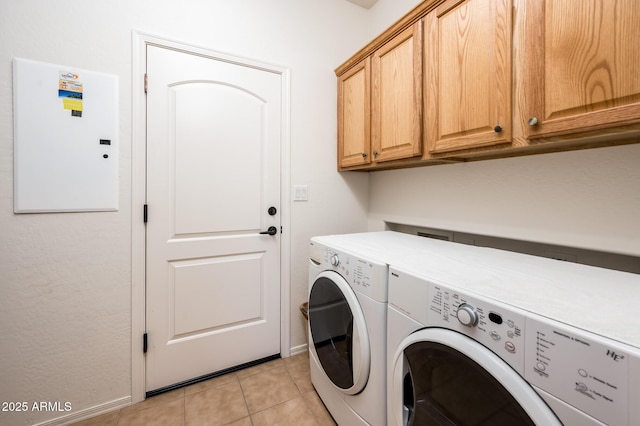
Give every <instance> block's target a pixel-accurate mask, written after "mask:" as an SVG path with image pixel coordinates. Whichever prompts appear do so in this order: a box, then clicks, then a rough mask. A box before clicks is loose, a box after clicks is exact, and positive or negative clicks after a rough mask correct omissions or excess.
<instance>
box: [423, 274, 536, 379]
mask: <svg viewBox="0 0 640 426" xmlns="http://www.w3.org/2000/svg"><path fill="white" fill-rule="evenodd" d="M428 294H429V296H428V297H429V300H428V308H429V311H428V313H427V316H428V318H429V319H428V323H429V325H431V326H441V327H445V328H448V329H451V330H456V331H458V332H460V333H462V334H465V335H467V336H469V337H471V338H473V339H474V340H476V341H478V342H480V343H482V344H483V345H484V346H486V347H488V348H489V349H491V350H492V351H493V352H494V353H496V354H497V355H498V356H499V357H501V358H502V359H504V360H505V361H506V362H508V363H509V365H511V367H513V368H514V369H515V370H516V371H518V372H519V373H520V374H521V375H522V374H523V371H524V326H525V315H524V312H518V311H517V310H516V309H514V308H511V307H510V308H509V310H506V309H504V308H502V307H501V306H499V305H497V304H495V303H492V302H491V301H489V300H487V299H484V298H482V297H479V296H471V295H469V294H467V293H463V292H460V291H459V290H457V289H454V288H452V287H446V286H443V285H440V284H434V283H429V293H428Z"/></svg>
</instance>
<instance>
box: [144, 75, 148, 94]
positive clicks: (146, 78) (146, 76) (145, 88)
mask: <svg viewBox="0 0 640 426" xmlns="http://www.w3.org/2000/svg"><path fill="white" fill-rule="evenodd" d="M147 90H149V76H148V75H147V73H145V74H144V93H147Z"/></svg>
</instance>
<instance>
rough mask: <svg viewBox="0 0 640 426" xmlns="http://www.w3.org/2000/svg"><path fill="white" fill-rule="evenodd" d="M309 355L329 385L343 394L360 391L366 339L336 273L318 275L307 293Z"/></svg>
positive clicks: (367, 358)
mask: <svg viewBox="0 0 640 426" xmlns="http://www.w3.org/2000/svg"><path fill="white" fill-rule="evenodd" d="M309 329H310V334H311V336H310V337H311V339H310V340H311V343H312V344H311V345H310V350H311V352H312V353H311V355H312V356H314V357H315V358H316V359H317V360H318V361H319V363H320V365H321V366H322V369H323V371H324V373H325V374H326V375H327V377H328V378H329V379H330V380H331V382H332V383H333V384H334V385H335V386H336V387H337V388H338V389H340V390H341V391H342V392H344V393H346V394H350V395H353V394H356V393H358V392H360V391H362V389H364V387H365V385H366V384H367V380H368V379H369V368H370V365H371V353H370V346H369V336H368V334H367V327H366V324H365V318H364V314H363V312H362V308H361V307H360V304H359V303H358V299H357V297H356V295H355V293H354V291H353V289H352V288H351V287H350V286H349V284H348V283H347V282H346V281H345V279H344V278H342V276H340V274H338V273H336V272H333V271H324V272H321V273H320V274H318V276H317V277H316V279H315V281H314V282H313V285H312V286H311V290H310V291H309Z"/></svg>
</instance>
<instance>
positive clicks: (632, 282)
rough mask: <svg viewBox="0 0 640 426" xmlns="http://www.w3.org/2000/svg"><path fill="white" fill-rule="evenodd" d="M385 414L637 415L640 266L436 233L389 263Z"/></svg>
mask: <svg viewBox="0 0 640 426" xmlns="http://www.w3.org/2000/svg"><path fill="white" fill-rule="evenodd" d="M388 302H389V305H388V319H387V325H388V329H387V334H388V345H387V358H388V364H387V369H388V378H387V380H388V392H387V410H388V424H389V425H390V426H396V425H425V424H429V425H430V424H438V425H457V426H464V425H492V426H495V425H509V426H514V425H544V426H547V425H550V426H551V425H561V424H564V425H565V426H573V425H575V426H591V425H620V426H637V425H640V327H639V326H638V325H639V323H638V320H637V314H636V312H637V307H638V306H640V276H638V275H636V274H629V273H623V272H617V271H610V270H605V269H601V268H594V267H588V266H583V265H576V264H569V263H565V262H560V261H555V260H550V259H542V258H537V257H533V256H527V255H521V254H516V253H509V252H503V251H499V250H493V249H484V248H477V247H469V246H461V245H458V244H455V243H448V242H432V243H431V249H429V250H425V251H423V252H422V253H421V254H419V255H415V256H409V257H408V258H405V259H404V260H402V261H400V262H397V263H396V265H391V266H390V268H389V300H388Z"/></svg>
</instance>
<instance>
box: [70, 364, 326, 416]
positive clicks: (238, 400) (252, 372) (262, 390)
mask: <svg viewBox="0 0 640 426" xmlns="http://www.w3.org/2000/svg"><path fill="white" fill-rule="evenodd" d="M137 425H144V426H156V425H157V426H161V425H162V426H163V425H167V426H181V425H182V426H201V425H202V426H209V425H212V426H213V425H231V426H263V425H264V426H275V425H282V426H288V425H291V426H293V425H295V426H304V425H310V426H311V425H319V426H325V425H335V422H334V421H333V419H332V418H331V416H330V415H329V413H328V411H327V409H326V408H325V406H324V405H323V404H322V401H321V400H320V398H319V397H318V394H316V392H315V390H314V389H313V386H312V385H311V378H310V376H309V356H308V353H304V354H299V355H295V356H293V357H290V358H285V359H277V360H274V361H270V362H267V363H264V364H260V365H256V366H254V367H251V368H247V369H245V370H240V371H237V372H234V373H229V374H226V375H224V376H220V377H216V378H214V379H211V380H208V381H206V382H201V383H197V384H195V385H191V386H187V387H185V388H181V389H177V390H174V391H171V392H167V393H163V394H160V395H157V396H154V397H151V398H148V399H146V400H144V401H143V402H140V403H138V404H135V405H132V406H130V407H125V408H123V409H121V410H119V411H114V412H111V413H107V414H103V415H101V416H97V417H94V418H91V419H88V420H83V421H81V422H79V423H75V426H137Z"/></svg>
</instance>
